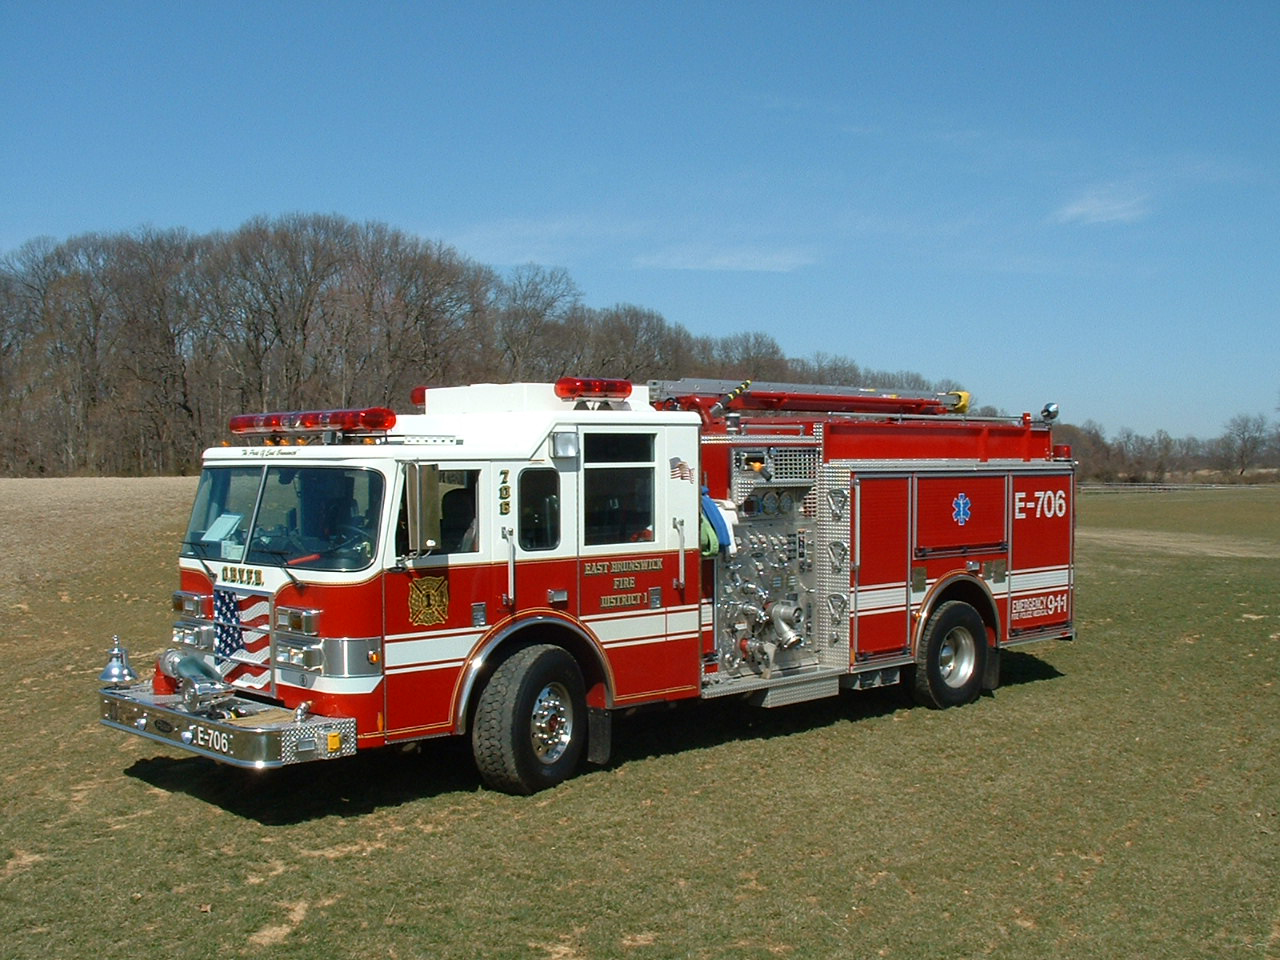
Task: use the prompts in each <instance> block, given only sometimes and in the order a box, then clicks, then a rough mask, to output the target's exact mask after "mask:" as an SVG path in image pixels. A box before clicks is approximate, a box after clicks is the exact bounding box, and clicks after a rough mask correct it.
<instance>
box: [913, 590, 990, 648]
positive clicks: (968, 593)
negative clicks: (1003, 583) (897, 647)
mask: <svg viewBox="0 0 1280 960" xmlns="http://www.w3.org/2000/svg"><path fill="white" fill-rule="evenodd" d="M975 591H976V593H977V594H978V599H980V601H981V602H978V603H975V602H974V600H975V597H974V593H975ZM950 600H962V601H964V602H965V603H967V604H969V606H971V607H973V609H974V610H976V611H977V613H978V616H979V617H981V618H982V622H983V623H984V624H985V625H986V627H987V630H988V631H990V633H989V635H988V638H987V647H988V648H989V649H992V650H994V649H997V648H998V647H999V646H1000V638H1001V637H1002V636H1003V635H1004V633H1003V625H1002V623H1001V620H1000V607H999V605H998V604H997V603H996V598H995V595H994V594H993V593H992V592H991V587H990V586H988V585H987V582H986V581H985V580H983V579H982V578H981V577H975V576H974V575H973V574H971V573H969V572H967V571H959V572H956V573H950V574H946V575H944V576H942V577H939V578H938V580H937V581H936V582H935V583H934V585H933V586H932V587H930V588H929V590H928V591H927V592H926V593H925V595H924V599H923V600H922V601H921V602H920V606H919V607H918V608H917V609H916V617H915V624H914V625H913V627H912V631H911V655H912V656H915V655H916V652H917V651H918V650H919V649H920V641H921V640H923V639H924V631H925V629H926V628H927V627H928V626H929V621H930V620H931V619H932V618H933V615H934V613H935V612H936V611H937V609H938V607H940V606H942V605H943V604H944V603H947V602H948V601H950Z"/></svg>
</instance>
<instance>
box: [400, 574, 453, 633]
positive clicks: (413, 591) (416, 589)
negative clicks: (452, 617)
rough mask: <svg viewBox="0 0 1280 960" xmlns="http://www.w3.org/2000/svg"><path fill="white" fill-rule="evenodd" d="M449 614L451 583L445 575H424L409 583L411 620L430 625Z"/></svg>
mask: <svg viewBox="0 0 1280 960" xmlns="http://www.w3.org/2000/svg"><path fill="white" fill-rule="evenodd" d="M448 616H449V584H448V582H447V581H446V580H445V578H444V577H422V578H421V579H419V580H414V581H413V582H412V583H410V584H409V622H410V623H416V624H418V625H419V626H423V627H429V626H431V625H432V624H436V623H444V622H445V620H446V619H447V618H448Z"/></svg>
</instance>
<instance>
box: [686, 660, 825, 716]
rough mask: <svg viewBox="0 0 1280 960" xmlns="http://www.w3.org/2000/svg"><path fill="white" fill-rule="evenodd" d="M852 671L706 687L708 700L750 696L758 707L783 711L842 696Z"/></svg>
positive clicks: (731, 682)
mask: <svg viewBox="0 0 1280 960" xmlns="http://www.w3.org/2000/svg"><path fill="white" fill-rule="evenodd" d="M847 673H848V671H846V670H840V669H838V668H837V669H826V670H815V671H812V672H810V673H802V674H798V675H795V676H790V677H773V678H770V679H768V680H766V679H765V678H764V677H743V678H740V679H734V680H725V681H724V682H722V683H716V684H712V685H711V686H708V687H704V688H703V690H702V696H703V698H704V699H709V698H711V697H728V696H733V695H735V694H736V695H739V696H741V695H743V694H750V696H749V697H748V698H747V699H748V702H750V703H752V704H754V705H755V706H757V707H782V706H786V705H787V704H790V703H803V702H804V701H806V700H817V699H819V698H821V697H834V696H836V695H837V694H838V693H839V692H840V678H841V677H843V676H846V675H847Z"/></svg>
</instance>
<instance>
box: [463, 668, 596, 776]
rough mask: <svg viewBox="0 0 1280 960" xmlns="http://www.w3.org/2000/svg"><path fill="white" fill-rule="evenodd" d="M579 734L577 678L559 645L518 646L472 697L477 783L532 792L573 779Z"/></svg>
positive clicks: (581, 713) (582, 709) (582, 715)
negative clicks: (475, 697)
mask: <svg viewBox="0 0 1280 960" xmlns="http://www.w3.org/2000/svg"><path fill="white" fill-rule="evenodd" d="M586 734H587V702H586V694H585V692H584V687H583V683H582V672H581V671H580V670H579V669H578V664H577V663H576V662H575V661H574V659H573V657H571V656H569V654H568V653H567V652H566V651H565V650H564V649H562V648H561V647H556V646H551V645H550V644H541V645H539V646H535V647H526V648H525V649H523V650H520V651H518V652H517V653H515V654H514V655H513V656H511V657H510V658H509V659H508V660H505V661H503V662H502V663H501V664H499V665H498V668H497V669H496V670H494V672H493V676H492V677H490V678H489V682H488V683H487V684H486V685H485V688H484V690H483V691H481V693H480V700H479V702H478V703H477V705H476V713H475V719H474V721H473V722H472V727H471V749H472V753H473V754H474V756H475V760H476V767H477V768H478V769H479V770H480V775H481V776H482V777H483V778H484V781H485V783H487V784H488V785H489V786H491V787H493V788H494V789H496V790H503V791H505V792H507V793H525V794H527V793H535V792H537V791H538V790H543V789H545V788H547V787H551V786H555V785H556V784H557V783H560V782H561V781H562V780H565V779H567V778H568V777H570V776H572V775H573V772H574V771H575V770H576V769H577V767H578V761H579V760H580V759H581V757H582V750H583V746H584V744H585V743H586Z"/></svg>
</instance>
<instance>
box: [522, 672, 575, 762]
mask: <svg viewBox="0 0 1280 960" xmlns="http://www.w3.org/2000/svg"><path fill="white" fill-rule="evenodd" d="M529 736H530V739H531V741H532V742H533V752H534V754H535V755H536V756H537V758H538V759H539V760H541V761H542V762H543V763H555V762H556V761H557V760H559V759H560V757H561V756H563V755H564V752H565V750H567V749H568V748H569V743H570V741H572V740H573V700H572V699H571V698H570V697H569V691H568V690H566V689H565V688H564V686H562V685H561V684H559V683H549V684H547V685H546V686H545V687H543V688H542V690H541V692H540V693H539V694H538V696H537V697H536V698H535V699H534V701H533V716H532V717H531V718H530V726H529Z"/></svg>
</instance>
